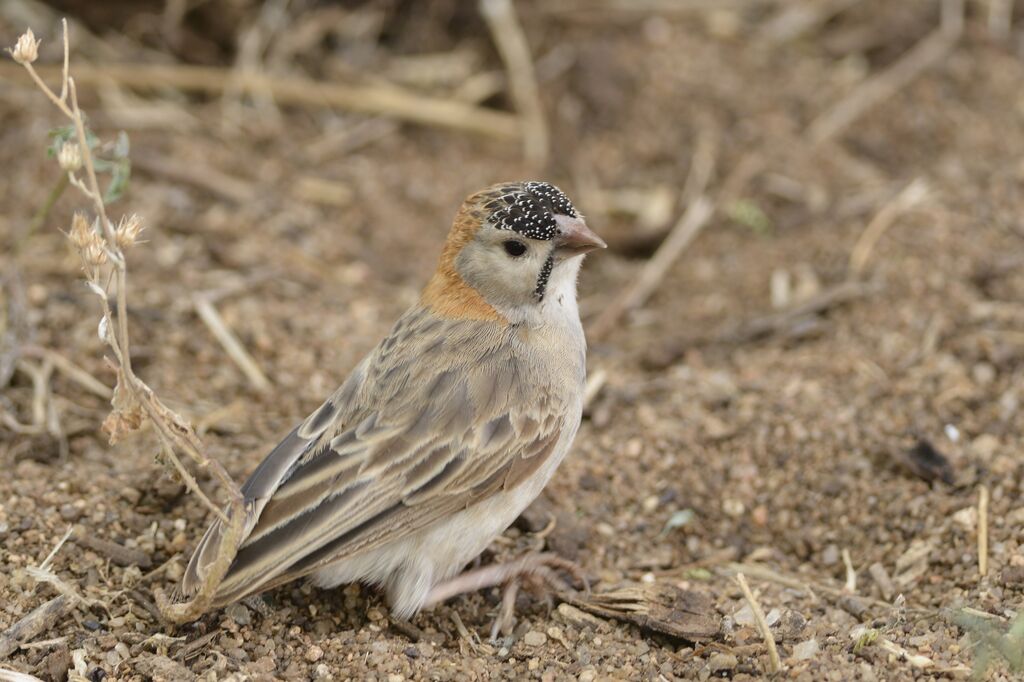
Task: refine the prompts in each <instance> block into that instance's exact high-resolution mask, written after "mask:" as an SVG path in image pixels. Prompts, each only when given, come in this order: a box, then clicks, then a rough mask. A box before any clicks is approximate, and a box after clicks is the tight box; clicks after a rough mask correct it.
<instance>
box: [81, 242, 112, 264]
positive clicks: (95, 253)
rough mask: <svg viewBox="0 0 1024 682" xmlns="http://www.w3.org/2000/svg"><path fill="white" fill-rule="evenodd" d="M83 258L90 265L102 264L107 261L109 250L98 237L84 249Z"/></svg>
mask: <svg viewBox="0 0 1024 682" xmlns="http://www.w3.org/2000/svg"><path fill="white" fill-rule="evenodd" d="M82 259H83V260H84V261H85V262H86V264H88V265H92V266H100V265H103V264H104V263H106V262H107V250H106V249H104V248H103V243H102V242H100V241H99V240H98V239H97V240H96V241H95V242H93V243H91V244H89V245H88V246H86V247H85V248H84V249H82Z"/></svg>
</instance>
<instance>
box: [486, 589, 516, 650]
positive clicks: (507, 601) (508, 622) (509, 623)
mask: <svg viewBox="0 0 1024 682" xmlns="http://www.w3.org/2000/svg"><path fill="white" fill-rule="evenodd" d="M518 595H519V579H518V578H512V579H511V580H510V581H509V582H507V583H506V584H505V589H504V590H502V592H501V609H500V610H499V611H498V617H497V618H495V619H494V623H493V624H492V625H491V642H497V641H498V633H499V632H500V633H501V634H502V635H504V636H505V637H510V636H511V635H512V631H513V629H514V628H515V626H516V596H518Z"/></svg>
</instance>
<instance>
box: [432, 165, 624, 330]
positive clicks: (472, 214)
mask: <svg viewBox="0 0 1024 682" xmlns="http://www.w3.org/2000/svg"><path fill="white" fill-rule="evenodd" d="M606 246H607V245H606V244H605V243H604V240H602V239H601V238H600V237H598V236H597V235H596V234H594V233H593V232H592V231H591V230H590V228H589V227H587V224H586V223H585V222H584V221H583V216H581V215H580V213H579V212H578V211H577V210H576V208H575V207H574V206H573V205H572V202H570V201H569V199H568V197H566V196H565V194H564V193H562V191H561V190H560V189H558V188H557V187H555V186H554V185H551V184H548V183H546V182H514V183H505V184H500V185H494V186H492V187H488V188H487V189H485V190H482V191H480V192H477V193H476V194H472V195H470V196H469V197H468V198H467V199H466V200H465V201H464V202H463V204H462V208H461V209H459V212H458V214H457V215H456V217H455V222H454V224H453V225H452V229H451V231H450V232H449V234H448V239H447V241H446V242H445V246H444V250H443V252H442V254H441V260H440V263H439V264H438V270H437V272H436V273H435V274H434V277H433V278H432V279H431V281H430V284H428V285H427V288H426V290H425V291H424V294H423V302H424V304H425V305H427V306H428V307H430V308H432V309H433V310H434V311H435V312H437V313H438V314H441V315H444V316H447V317H465V318H469V319H490V320H495V321H502V322H509V321H516V320H519V319H523V318H524V317H531V316H533V315H534V314H535V312H536V311H537V310H538V309H539V308H540V307H541V306H542V305H543V304H544V302H545V300H546V298H547V297H548V295H549V293H551V291H552V289H553V288H558V287H562V286H571V287H572V288H573V289H572V292H571V294H572V295H573V296H575V281H576V274H577V272H578V271H579V267H580V264H581V262H582V260H583V258H582V256H583V255H584V254H585V253H587V252H588V251H592V250H593V249H603V248H605V247H606Z"/></svg>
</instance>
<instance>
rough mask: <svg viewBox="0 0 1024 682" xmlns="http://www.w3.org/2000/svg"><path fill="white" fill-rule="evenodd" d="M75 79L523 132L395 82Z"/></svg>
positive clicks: (10, 68) (149, 71) (15, 75)
mask: <svg viewBox="0 0 1024 682" xmlns="http://www.w3.org/2000/svg"><path fill="white" fill-rule="evenodd" d="M36 71H37V72H38V73H39V74H40V75H41V76H42V77H46V78H53V77H55V76H58V75H59V74H60V69H58V68H56V67H48V66H41V67H39V68H37V69H36ZM0 78H4V79H10V80H25V76H24V69H22V68H21V67H20V66H19V65H18V64H9V63H0ZM75 80H76V81H77V82H78V83H81V84H83V85H108V84H110V83H115V84H117V85H121V86H124V87H129V88H136V89H138V90H157V89H160V88H174V89H177V90H182V91H185V92H205V93H211V94H220V93H222V92H224V90H225V89H226V88H228V87H229V86H233V85H238V86H239V87H240V88H242V89H243V90H244V91H247V92H266V93H269V94H270V95H271V96H273V98H274V101H276V102H278V103H279V104H295V105H300V106H309V107H336V108H338V109H345V110H348V111H354V112H358V113H364V114H379V115H382V116H390V117H392V118H397V119H401V120H403V121H408V122H410V123H420V124H424V125H432V126H437V127H441V128H451V129H454V130H463V131H466V132H473V133H479V134H482V135H488V136H491V137H497V138H503V139H515V138H518V137H519V135H520V134H521V130H520V125H519V121H518V119H517V118H516V117H515V116H513V115H512V114H508V113H505V112H501V111H494V110H491V109H487V108H484V107H477V106H471V105H468V104H465V103H463V102H458V101H456V100H442V99H436V98H431V97H421V96H419V95H416V94H413V93H410V92H407V91H405V90H402V89H400V88H397V87H390V86H389V87H382V86H370V85H345V84H342V83H327V82H324V81H315V80H312V79H309V78H304V77H301V76H271V75H267V74H264V73H252V72H243V73H236V72H235V71H234V70H232V69H224V68H217V67H210V66H186V65H182V64H120V63H110V62H107V63H99V64H79V65H78V66H76V67H75Z"/></svg>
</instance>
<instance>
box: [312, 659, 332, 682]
mask: <svg viewBox="0 0 1024 682" xmlns="http://www.w3.org/2000/svg"><path fill="white" fill-rule="evenodd" d="M315 674H316V678H317V679H318V680H333V679H334V676H333V675H331V669H330V668H328V667H327V666H326V665H324V664H323V663H321V664H320V665H318V666H317V667H316V671H315Z"/></svg>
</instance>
